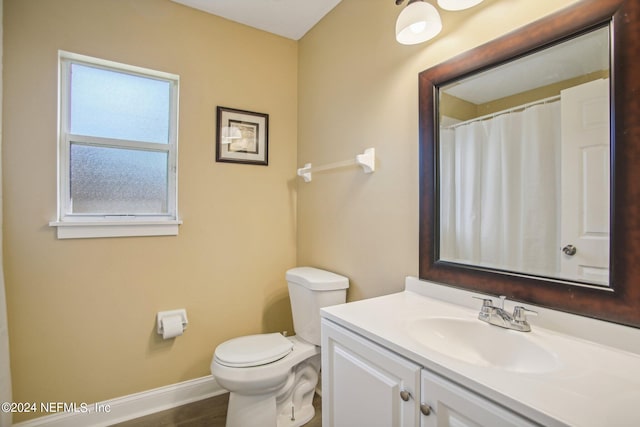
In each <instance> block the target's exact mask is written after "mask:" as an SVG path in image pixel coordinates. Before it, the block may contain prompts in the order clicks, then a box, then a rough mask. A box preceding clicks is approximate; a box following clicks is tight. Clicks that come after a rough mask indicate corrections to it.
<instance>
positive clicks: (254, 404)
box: [225, 392, 277, 427]
mask: <svg viewBox="0 0 640 427" xmlns="http://www.w3.org/2000/svg"><path fill="white" fill-rule="evenodd" d="M270 420H272V422H269V421H270ZM276 422H277V421H276V397H275V395H273V394H272V395H267V396H264V395H257V396H247V395H240V394H237V393H233V392H231V393H230V394H229V407H228V408H227V423H226V424H225V425H226V427H277V424H276Z"/></svg>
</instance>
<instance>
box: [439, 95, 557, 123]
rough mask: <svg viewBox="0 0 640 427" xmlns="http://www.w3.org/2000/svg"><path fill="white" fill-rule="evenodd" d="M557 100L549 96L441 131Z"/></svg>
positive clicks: (555, 97)
mask: <svg viewBox="0 0 640 427" xmlns="http://www.w3.org/2000/svg"><path fill="white" fill-rule="evenodd" d="M559 99H560V95H555V96H550V97H548V98H543V99H538V100H537V101H532V102H529V103H527V104H522V105H518V106H517V107H511V108H507V109H505V110H501V111H496V112H495V113H490V114H486V115H484V116H480V117H475V118H473V119H469V120H466V121H464V122H460V123H455V124H453V125H450V126H445V127H443V128H442V129H455V128H457V127H458V126H463V125H467V124H469V123H473V122H480V121H482V120H488V119H493V118H494V117H497V116H500V115H502V114H508V113H513V112H514V111H520V110H524V109H526V108H529V107H533V106H534V105H538V104H547V103H549V102H554V101H557V100H559Z"/></svg>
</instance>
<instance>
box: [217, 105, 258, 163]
mask: <svg viewBox="0 0 640 427" xmlns="http://www.w3.org/2000/svg"><path fill="white" fill-rule="evenodd" d="M216 162H227V163H243V164H251V165H261V166H267V165H268V164H269V115H268V114H264V113H256V112H252V111H245V110H238V109H235V108H227V107H220V106H218V107H217V108H216Z"/></svg>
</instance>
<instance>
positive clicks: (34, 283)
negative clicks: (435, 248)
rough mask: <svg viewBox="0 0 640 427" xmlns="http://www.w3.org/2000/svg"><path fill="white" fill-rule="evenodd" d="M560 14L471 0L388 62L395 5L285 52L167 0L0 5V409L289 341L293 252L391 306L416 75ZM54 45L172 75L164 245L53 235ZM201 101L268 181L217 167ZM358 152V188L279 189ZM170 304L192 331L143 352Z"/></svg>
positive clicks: (342, 14)
mask: <svg viewBox="0 0 640 427" xmlns="http://www.w3.org/2000/svg"><path fill="white" fill-rule="evenodd" d="M574 1H575V0H537V1H531V0H485V2H484V3H483V4H482V5H481V6H478V7H476V8H474V9H471V10H470V11H466V12H458V13H453V12H442V16H443V21H444V25H445V30H444V31H443V33H441V34H440V35H439V36H438V37H437V38H436V39H435V40H433V41H432V42H429V43H425V44H421V45H417V46H402V45H399V44H397V43H396V42H395V39H394V34H393V28H394V25H395V19H396V17H397V15H398V13H399V12H400V8H399V7H397V6H395V5H394V2H392V1H391V0H373V1H372V0H343V1H342V3H341V4H340V5H338V7H337V8H336V9H334V10H333V11H332V12H331V13H329V14H328V15H327V17H326V18H325V19H324V20H323V21H322V22H321V23H320V24H319V25H317V26H316V27H315V28H314V29H313V30H312V31H311V32H310V33H309V34H307V36H305V37H304V38H303V39H302V40H301V41H300V42H299V43H296V42H293V41H290V40H286V39H282V38H279V37H276V36H272V35H268V34H266V33H262V32H259V31H257V30H252V29H249V28H246V27H243V26H240V25H237V24H234V23H231V22H228V21H225V20H222V19H218V18H215V17H212V16H209V15H206V14H204V13H201V12H197V11H194V10H191V9H188V8H185V7H183V6H180V5H177V4H174V3H171V2H169V1H168V0H166V1H164V0H5V5H4V6H5V8H4V13H5V16H4V31H5V41H4V54H5V58H4V67H5V74H4V88H5V89H4V90H5V93H4V134H3V136H4V142H3V165H2V166H3V169H4V170H3V185H4V187H3V191H4V229H3V230H4V242H3V244H4V256H5V259H4V263H5V273H6V285H7V298H8V312H9V325H10V338H11V351H12V353H11V363H12V373H13V390H14V400H15V401H45V402H46V401H71V402H72V401H78V402H80V401H87V402H93V401H99V400H103V399H108V398H111V397H116V396H122V395H125V394H128V393H132V392H136V391H141V390H146V389H150V388H153V387H157V386H161V385H166V384H171V383H175V382H178V381H181V380H186V379H190V378H195V377H199V376H202V375H206V374H208V372H209V362H210V358H211V354H212V351H213V349H214V347H215V346H216V344H218V343H219V342H221V341H222V340H224V339H227V338H229V337H232V336H237V335H240V334H246V333H254V332H260V331H272V330H281V329H289V330H290V328H291V321H290V308H289V303H288V299H287V296H286V287H285V284H284V281H283V272H284V271H285V270H286V269H287V268H289V267H291V266H293V265H295V264H296V253H297V263H298V264H299V265H303V264H310V265H315V266H318V267H324V268H328V269H331V270H334V271H337V272H340V273H343V274H346V275H347V276H349V277H350V278H351V285H352V287H351V289H350V291H349V298H350V299H352V300H354V299H361V298H365V297H371V296H375V295H381V294H385V293H390V292H395V291H399V290H401V289H402V286H403V279H404V276H406V275H415V274H417V269H418V237H417V236H418V160H417V155H418V143H417V140H418V135H417V127H418V124H417V120H418V112H417V104H418V94H417V74H418V73H419V72H420V71H422V70H424V69H426V68H429V67H431V66H433V65H435V64H437V63H439V62H441V61H444V60H446V59H448V58H450V57H452V56H454V55H456V54H458V53H461V52H463V51H466V50H468V49H470V48H473V47H474V46H477V45H479V44H481V43H484V42H487V41H489V40H491V39H493V38H495V37H498V36H500V35H502V34H504V33H506V32H508V31H510V30H513V29H515V28H517V27H520V26H522V25H524V24H526V23H528V22H530V21H533V20H535V19H537V18H540V17H542V16H544V15H546V14H548V13H551V12H553V11H555V10H557V9H558V8H561V7H563V6H566V5H569V4H570V3H573V2H574ZM505 17H508V18H509V19H506V18H505ZM58 49H64V50H68V51H72V52H77V53H81V54H86V55H92V56H98V57H102V58H105V59H109V60H115V61H120V62H125V63H130V64H134V65H139V66H143V67H149V68H154V69H158V70H163V71H168V72H172V73H176V74H179V75H180V76H181V79H182V80H181V100H180V101H181V102H180V135H179V138H180V145H179V152H180V159H179V167H180V181H179V191H180V208H181V216H182V218H183V220H184V225H182V226H181V228H180V235H179V236H177V237H154V238H122V239H91V240H67V241H59V240H56V239H55V235H54V233H55V232H54V230H52V229H51V228H49V227H48V226H47V223H48V221H50V220H52V219H53V218H54V217H55V209H56V201H55V180H56V169H55V156H56V154H55V150H56V137H55V135H56V79H57V76H56V55H57V50H58ZM296 67H297V70H296ZM216 105H224V106H228V107H235V108H242V109H248V110H254V111H259V112H266V113H269V114H270V120H271V121H270V125H271V133H270V144H271V145H270V164H269V166H268V167H266V168H265V167H258V166H242V165H230V164H222V163H215V161H214V151H213V149H214V146H213V142H214V138H213V133H214V127H215V123H214V121H215V119H214V115H215V106H216ZM296 136H297V139H298V143H297V146H296ZM367 147H375V148H376V150H377V152H376V155H377V165H376V166H377V170H376V172H375V173H374V174H371V175H365V174H363V173H362V172H361V170H360V169H358V168H355V167H353V168H349V167H346V168H341V169H338V170H334V171H327V172H324V173H317V174H315V175H314V179H313V181H312V182H311V183H308V184H304V183H301V182H300V181H298V180H297V179H294V175H293V171H294V170H295V168H296V166H301V165H302V164H304V163H305V162H313V163H314V164H316V165H322V164H326V163H332V162H335V161H342V160H347V159H351V158H353V157H354V156H355V155H356V154H358V153H360V152H362V151H363V150H364V149H365V148H367ZM296 188H297V194H296ZM296 198H297V200H296ZM296 209H297V212H296ZM296 240H297V243H296ZM296 250H297V252H296ZM179 307H186V308H187V310H188V312H189V320H190V325H189V329H188V330H187V332H186V333H185V335H183V336H182V337H179V338H177V339H176V340H175V341H162V340H159V339H158V337H157V335H156V334H155V331H154V329H155V324H154V322H155V318H154V316H155V313H156V312H157V311H158V310H165V309H172V308H179ZM20 419H22V418H18V419H17V420H18V421H19V420H20Z"/></svg>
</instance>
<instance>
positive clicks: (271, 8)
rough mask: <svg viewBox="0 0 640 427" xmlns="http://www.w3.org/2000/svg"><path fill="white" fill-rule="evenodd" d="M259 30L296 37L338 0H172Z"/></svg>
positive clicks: (302, 34) (314, 23) (301, 34)
mask: <svg viewBox="0 0 640 427" xmlns="http://www.w3.org/2000/svg"><path fill="white" fill-rule="evenodd" d="M172 1H174V2H176V3H180V4H183V5H185V6H189V7H193V8H195V9H199V10H203V11H205V12H208V13H211V14H214V15H218V16H221V17H223V18H226V19H229V20H231V21H235V22H239V23H241V24H245V25H248V26H250V27H254V28H257V29H259V30H263V31H267V32H270V33H274V34H277V35H279V36H282V37H286V38H289V39H293V40H299V39H300V38H302V36H304V35H305V34H306V33H307V31H309V30H310V29H311V28H312V27H313V26H314V25H316V23H317V22H318V21H320V20H321V19H322V18H323V17H324V16H325V15H326V14H327V13H329V11H331V9H333V8H334V7H335V6H336V5H337V4H338V3H340V2H341V1H342V0H172Z"/></svg>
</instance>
